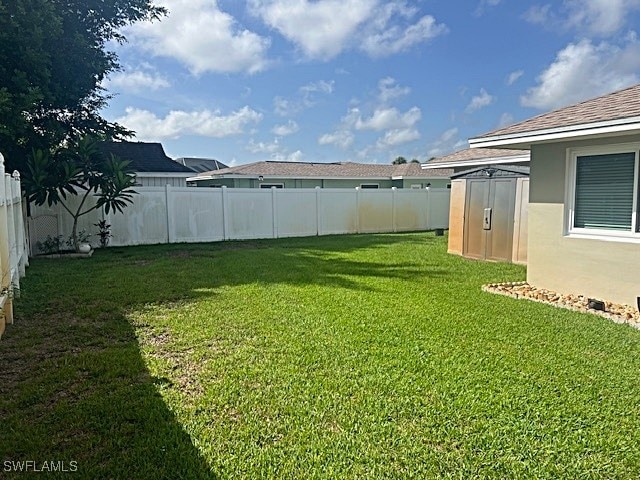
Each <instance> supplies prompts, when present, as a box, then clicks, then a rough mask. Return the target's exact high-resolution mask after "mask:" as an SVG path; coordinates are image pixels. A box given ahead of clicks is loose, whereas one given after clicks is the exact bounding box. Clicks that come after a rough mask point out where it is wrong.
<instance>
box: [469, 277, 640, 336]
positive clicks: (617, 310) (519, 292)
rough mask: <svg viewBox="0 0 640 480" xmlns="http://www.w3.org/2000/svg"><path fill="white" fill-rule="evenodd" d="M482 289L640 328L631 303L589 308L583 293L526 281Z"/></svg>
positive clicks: (494, 284)
mask: <svg viewBox="0 0 640 480" xmlns="http://www.w3.org/2000/svg"><path fill="white" fill-rule="evenodd" d="M482 290H483V291H485V292H489V293H497V294H499V295H506V296H508V297H513V298H524V299H526V300H533V301H534V302H541V303H546V304H548V305H553V306H556V307H560V308H566V309H568V310H575V311H578V312H585V313H593V314H595V315H600V316H602V317H605V318H608V319H610V320H613V321H614V322H616V323H626V324H628V325H630V326H632V327H634V328H637V329H640V312H639V311H638V309H637V308H635V307H632V306H631V305H624V304H620V303H613V302H608V301H604V310H603V311H601V310H595V309H593V308H589V298H587V297H585V296H584V295H574V294H561V293H557V292H554V291H552V290H547V289H544V288H537V287H534V286H532V285H529V284H528V283H526V282H507V283H491V284H489V285H484V286H483V287H482Z"/></svg>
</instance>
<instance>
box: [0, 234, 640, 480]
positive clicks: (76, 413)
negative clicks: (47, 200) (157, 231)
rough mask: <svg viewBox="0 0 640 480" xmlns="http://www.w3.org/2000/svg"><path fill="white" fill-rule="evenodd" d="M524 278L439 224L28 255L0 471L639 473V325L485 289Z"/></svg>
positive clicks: (2, 405) (1, 377)
mask: <svg viewBox="0 0 640 480" xmlns="http://www.w3.org/2000/svg"><path fill="white" fill-rule="evenodd" d="M524 276H525V271H524V269H523V268H522V267H518V266H514V265H505V264H495V263H494V264H492V263H481V262H475V261H470V260H466V259H463V258H459V257H455V256H450V255H447V254H446V237H435V236H434V235H433V234H431V233H427V234H403V235H362V236H339V237H321V238H308V239H292V240H274V241H252V242H227V243H218V244H197V245H170V246H154V247H135V248H110V249H107V250H104V251H97V252H96V253H95V255H94V256H93V258H91V259H88V260H85V259H78V260H73V259H69V260H44V259H40V260H38V259H36V260H33V261H32V265H31V267H30V268H29V269H28V276H27V277H26V278H25V279H24V280H23V283H22V297H21V298H20V299H19V300H18V301H17V305H16V323H15V325H11V326H9V327H8V329H7V332H6V333H5V335H4V337H3V338H2V340H1V341H0V359H1V365H0V462H2V463H1V464H0V477H2V478H14V477H15V478H25V477H26V476H28V475H25V474H20V475H13V474H11V473H9V472H6V471H4V470H5V469H6V467H7V463H6V462H7V461H18V460H33V461H35V462H36V463H38V462H40V463H42V462H44V461H51V460H53V461H66V462H71V461H74V462H77V463H76V465H77V470H78V471H77V472H76V473H75V474H74V475H70V474H68V473H66V474H59V476H60V477H62V478H166V479H177V478H185V479H195V478H305V479H306V478H336V479H338V478H339V479H343V478H376V479H378V478H411V477H415V478H459V479H467V478H499V479H504V478H572V479H574V478H580V479H584V478H606V479H613V478H638V477H639V476H640V426H639V425H640V369H639V368H638V361H639V358H640V332H638V331H636V330H633V329H631V328H629V327H627V326H621V325H616V324H614V323H612V322H610V321H607V320H604V319H602V318H600V317H596V316H592V315H585V314H579V313H575V312H570V311H566V310H560V309H556V308H553V307H550V306H547V305H542V304H538V303H532V302H527V301H518V300H514V299H511V298H507V297H503V296H497V295H491V294H488V293H483V292H481V291H480V287H481V285H482V284H485V283H489V282H501V281H512V280H523V279H524ZM32 475H33V476H34V477H36V478H42V476H43V475H42V474H41V473H32ZM47 478H48V477H47Z"/></svg>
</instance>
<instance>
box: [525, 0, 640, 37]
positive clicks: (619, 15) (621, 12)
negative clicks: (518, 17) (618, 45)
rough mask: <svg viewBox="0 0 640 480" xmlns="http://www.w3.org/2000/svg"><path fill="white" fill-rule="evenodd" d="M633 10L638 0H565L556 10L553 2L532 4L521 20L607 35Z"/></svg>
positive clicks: (623, 23)
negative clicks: (553, 8)
mask: <svg viewBox="0 0 640 480" xmlns="http://www.w3.org/2000/svg"><path fill="white" fill-rule="evenodd" d="M636 10H640V0H564V1H563V2H562V4H561V5H560V7H559V8H557V9H555V10H552V4H544V5H534V6H532V7H530V8H529V9H528V10H527V11H526V13H525V14H524V19H525V20H527V21H528V22H530V23H533V24H537V25H543V26H546V27H548V28H552V29H558V28H561V29H565V30H566V29H573V30H576V31H578V32H579V33H580V34H581V35H582V36H584V35H585V34H587V35H600V36H603V37H607V36H611V35H615V34H617V33H619V32H620V31H621V30H622V29H624V28H625V27H626V25H627V19H628V18H630V17H631V16H632V13H633V12H634V11H636Z"/></svg>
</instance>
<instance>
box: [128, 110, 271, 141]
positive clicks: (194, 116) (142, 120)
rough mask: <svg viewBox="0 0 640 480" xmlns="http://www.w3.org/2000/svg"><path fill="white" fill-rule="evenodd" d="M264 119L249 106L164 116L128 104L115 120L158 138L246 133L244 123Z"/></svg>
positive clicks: (140, 136) (146, 137)
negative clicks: (234, 109) (227, 111)
mask: <svg viewBox="0 0 640 480" xmlns="http://www.w3.org/2000/svg"><path fill="white" fill-rule="evenodd" d="M261 120H262V114H260V113H258V112H256V111H255V110H253V109H251V108H249V107H247V106H245V107H242V108H241V109H240V110H237V111H235V112H232V113H231V114H229V115H221V113H220V112H219V111H211V110H200V111H192V112H185V111H182V110H173V111H171V112H169V113H168V114H167V115H166V116H165V117H164V118H160V117H158V116H157V115H156V114H155V113H153V112H150V111H148V110H142V109H137V108H132V107H129V108H127V109H126V114H125V115H124V116H123V117H121V118H118V119H116V122H117V123H119V124H121V125H123V126H125V127H127V128H129V129H131V130H134V131H135V132H136V138H137V139H138V140H156V141H157V140H162V139H165V138H179V137H181V136H184V135H199V136H203V137H214V138H221V137H228V136H231V135H239V134H242V133H244V130H243V129H244V127H245V125H247V124H250V123H258V122H260V121H261Z"/></svg>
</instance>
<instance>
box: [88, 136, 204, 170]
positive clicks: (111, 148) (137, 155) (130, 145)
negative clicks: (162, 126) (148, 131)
mask: <svg viewBox="0 0 640 480" xmlns="http://www.w3.org/2000/svg"><path fill="white" fill-rule="evenodd" d="M99 148H100V151H101V152H102V154H103V155H111V154H113V155H115V156H116V157H119V158H121V159H122V160H129V161H130V162H131V164H130V166H131V168H132V169H133V170H134V171H136V172H163V173H164V172H167V173H193V170H191V169H190V168H187V167H185V166H184V165H180V164H179V163H177V162H174V161H173V160H171V159H170V158H169V157H167V155H166V154H165V153H164V149H163V148H162V144H160V143H147V142H102V143H101V144H100V146H99Z"/></svg>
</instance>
